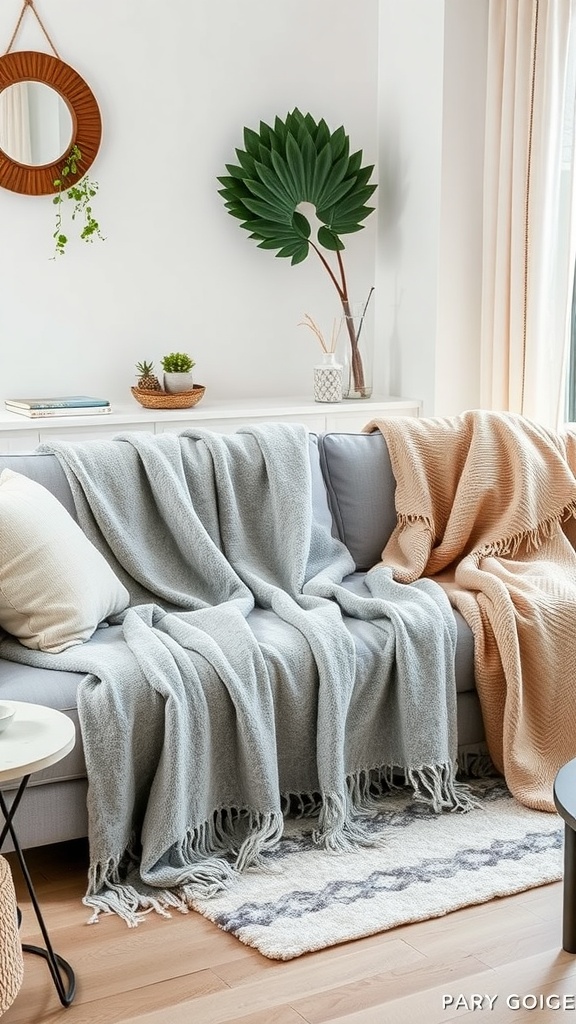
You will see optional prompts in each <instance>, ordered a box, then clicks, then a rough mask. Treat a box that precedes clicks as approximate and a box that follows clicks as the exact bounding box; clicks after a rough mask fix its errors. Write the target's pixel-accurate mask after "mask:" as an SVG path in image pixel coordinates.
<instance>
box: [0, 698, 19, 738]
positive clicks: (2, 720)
mask: <svg viewBox="0 0 576 1024" xmlns="http://www.w3.org/2000/svg"><path fill="white" fill-rule="evenodd" d="M15 714H16V708H15V707H14V705H13V704H4V703H0V732H4V729H6V728H7V727H8V726H9V725H10V722H11V721H12V719H13V718H14V715H15Z"/></svg>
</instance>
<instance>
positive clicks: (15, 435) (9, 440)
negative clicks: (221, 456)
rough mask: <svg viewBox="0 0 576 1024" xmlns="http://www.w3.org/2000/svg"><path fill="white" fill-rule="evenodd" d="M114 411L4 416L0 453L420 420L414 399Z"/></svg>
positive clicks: (120, 407)
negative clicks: (258, 428) (131, 436)
mask: <svg viewBox="0 0 576 1024" xmlns="http://www.w3.org/2000/svg"><path fill="white" fill-rule="evenodd" d="M112 409H113V412H111V413H110V414H108V415H104V416H103V415H98V414H97V415H94V416H45V417H44V416H43V417H39V418H37V419H29V418H28V417H26V416H19V415H18V413H12V412H7V411H6V410H2V411H0V454H4V455H10V454H15V453H24V452H32V451H34V449H35V448H36V446H37V445H39V444H41V443H42V442H45V441H48V442H49V441H51V440H55V439H66V440H70V441H85V440H88V439H90V438H99V437H114V436H115V435H116V434H119V433H122V432H123V431H127V430H130V431H133V430H147V431H150V432H151V433H154V434H160V433H163V432H165V431H171V432H172V433H179V432H180V431H182V430H186V429H187V428H188V427H191V426H194V425H197V426H200V427H203V428H205V429H206V430H216V431H218V432H219V433H224V434H228V433H232V432H233V431H235V430H237V429H238V428H239V427H242V426H246V425H247V424H249V423H266V422H276V423H277V422H284V423H302V424H304V426H306V427H307V428H308V430H311V431H314V432H316V433H320V432H322V431H325V430H341V431H351V432H356V431H359V430H362V427H364V426H365V425H366V424H367V423H368V422H369V421H370V420H372V419H378V418H383V417H386V416H419V415H420V403H419V402H418V401H416V400H412V399H408V398H393V397H388V398H370V399H349V400H347V401H343V402H335V403H328V402H327V403H324V402H314V401H313V400H311V399H306V398H245V399H227V400H215V399H210V398H203V399H202V401H201V402H199V403H198V405H196V406H194V407H193V408H192V409H174V410H172V409H170V410H159V409H143V408H142V407H141V406H140V405H138V403H137V402H136V400H135V399H129V400H128V401H127V402H126V403H125V404H124V403H115V402H113V403H112Z"/></svg>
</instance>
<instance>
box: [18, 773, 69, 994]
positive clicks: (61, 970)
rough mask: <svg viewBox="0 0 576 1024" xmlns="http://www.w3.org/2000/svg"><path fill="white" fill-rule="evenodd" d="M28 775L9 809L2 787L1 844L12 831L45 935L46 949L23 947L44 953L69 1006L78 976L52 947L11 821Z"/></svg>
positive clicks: (53, 976)
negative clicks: (2, 819)
mask: <svg viewBox="0 0 576 1024" xmlns="http://www.w3.org/2000/svg"><path fill="white" fill-rule="evenodd" d="M29 778H30V776H29V775H25V776H24V778H23V779H22V781H21V783H20V785H19V787H18V789H17V791H16V796H15V797H14V800H13V802H12V805H11V807H10V809H8V807H7V804H6V801H5V799H4V795H3V793H2V792H1V791H0V810H1V811H2V814H3V815H4V826H3V828H2V831H1V832H0V850H1V849H2V845H3V843H4V840H5V839H6V836H7V835H8V834H10V837H11V839H12V842H13V844H14V851H15V853H16V856H17V858H18V863H19V864H20V869H21V871H22V874H23V876H24V881H25V882H26V888H27V889H28V893H29V895H30V899H31V901H32V906H33V907H34V913H35V914H36V920H37V921H38V924H39V926H40V931H41V932H42V938H43V939H44V944H45V948H44V949H43V948H42V947H41V946H31V945H29V944H28V943H22V949H23V950H25V952H27V953H35V954H36V956H41V957H43V959H44V960H46V963H47V964H48V967H49V970H50V974H51V975H52V980H53V981H54V985H55V986H56V991H57V993H58V998H59V999H60V1002H61V1003H62V1006H70V1003H71V1002H72V1000H73V999H74V996H75V994H76V977H75V975H74V971H73V970H72V968H71V966H70V964H69V963H68V961H67V960H64V959H63V958H62V957H61V956H58V954H57V953H55V952H54V950H53V948H52V943H51V942H50V936H49V935H48V930H47V928H46V925H45V924H44V918H43V917H42V913H41V910H40V906H39V903H38V900H37V898H36V892H35V890H34V885H33V882H32V879H31V877H30V872H29V871H28V866H27V864H26V861H25V860H24V854H23V853H22V850H21V847H20V843H19V842H18V837H17V836H16V833H15V831H14V826H13V824H12V821H13V818H14V815H15V813H16V810H17V809H18V805H19V803H20V801H21V799H22V796H23V794H24V790H25V789H26V786H27V784H28V779H29ZM62 975H64V977H65V979H66V984H65V983H64V980H63V977H62Z"/></svg>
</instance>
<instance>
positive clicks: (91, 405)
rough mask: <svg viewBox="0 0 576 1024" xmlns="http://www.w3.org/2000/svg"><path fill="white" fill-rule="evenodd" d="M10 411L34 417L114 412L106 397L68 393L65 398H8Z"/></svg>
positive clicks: (5, 403) (7, 404) (7, 403)
mask: <svg viewBox="0 0 576 1024" xmlns="http://www.w3.org/2000/svg"><path fill="white" fill-rule="evenodd" d="M4 405H5V406H6V409H7V411H8V412H17V413H19V414H20V416H30V417H33V418H36V417H40V416H95V415H99V414H101V413H109V412H112V408H111V406H110V402H109V401H108V400H107V399H106V398H91V397H90V395H66V396H64V397H63V398H7V399H6V401H5V402H4Z"/></svg>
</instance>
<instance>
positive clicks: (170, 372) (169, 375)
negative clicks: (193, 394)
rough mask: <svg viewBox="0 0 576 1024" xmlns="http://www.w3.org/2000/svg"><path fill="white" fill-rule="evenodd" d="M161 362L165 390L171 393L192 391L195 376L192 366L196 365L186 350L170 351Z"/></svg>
mask: <svg viewBox="0 0 576 1024" xmlns="http://www.w3.org/2000/svg"><path fill="white" fill-rule="evenodd" d="M160 362H161V363H162V369H163V371H164V390H165V391H169V392H170V393H171V394H179V393H180V392H182V391H192V389H193V387H194V377H193V374H192V368H193V367H194V366H195V365H196V363H195V362H194V360H193V359H191V357H190V356H189V355H187V354H186V353H185V352H170V353H169V354H168V355H167V356H164V357H163V358H162V359H161V360H160Z"/></svg>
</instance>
